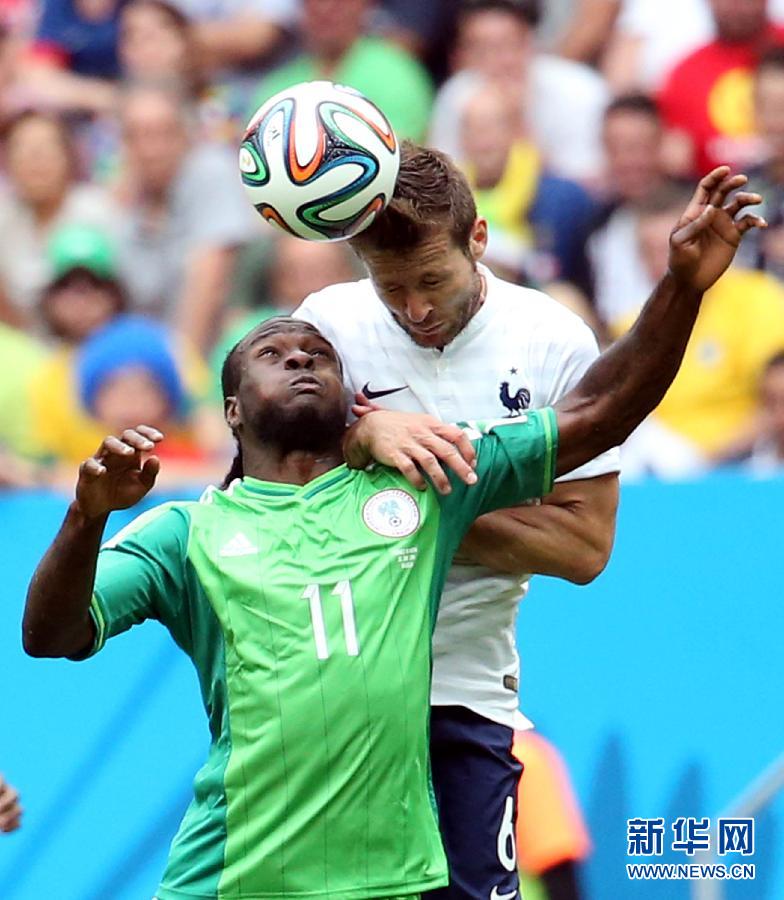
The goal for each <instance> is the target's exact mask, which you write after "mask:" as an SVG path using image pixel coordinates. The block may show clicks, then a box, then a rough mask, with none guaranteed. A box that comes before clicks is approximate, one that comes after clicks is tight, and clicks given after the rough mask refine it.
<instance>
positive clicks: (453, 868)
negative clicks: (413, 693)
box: [422, 706, 523, 900]
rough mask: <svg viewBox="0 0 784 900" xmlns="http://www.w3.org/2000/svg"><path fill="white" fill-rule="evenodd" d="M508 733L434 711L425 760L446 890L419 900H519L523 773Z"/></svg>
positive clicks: (446, 710)
mask: <svg viewBox="0 0 784 900" xmlns="http://www.w3.org/2000/svg"><path fill="white" fill-rule="evenodd" d="M512 738H513V732H512V729H511V728H507V727H506V726H505V725H498V724H497V723H495V722H491V721H489V720H488V719H485V718H483V717H482V716H480V715H477V714H476V713H474V712H471V710H468V709H464V708H463V707H461V706H434V707H433V708H432V710H431V719H430V759H431V764H432V767H433V787H434V788H435V793H436V801H437V803H438V812H439V820H440V824H441V835H442V837H443V839H444V847H445V848H446V855H447V859H448V860H449V887H446V888H439V889H438V890H436V891H430V892H428V893H425V894H423V895H422V900H513V898H515V900H517V898H519V897H520V893H519V888H520V884H519V881H518V877H517V852H516V845H515V824H516V822H517V785H518V782H519V781H520V775H521V774H522V771H523V767H522V765H521V764H520V763H519V762H518V761H517V759H515V757H514V756H513V755H512Z"/></svg>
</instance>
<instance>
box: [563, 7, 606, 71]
mask: <svg viewBox="0 0 784 900" xmlns="http://www.w3.org/2000/svg"><path fill="white" fill-rule="evenodd" d="M621 5H622V0H577V2H575V3H574V4H573V6H574V7H575V8H574V9H573V10H572V11H571V15H570V16H569V17H568V19H566V21H565V22H564V27H563V30H562V33H561V34H560V35H559V37H558V40H557V42H556V44H555V47H554V51H555V52H556V53H557V54H558V55H559V56H563V57H564V58H565V59H573V60H575V61H576V62H584V63H591V64H595V63H597V62H598V61H600V59H601V58H602V56H603V54H604V50H605V47H606V45H607V39H608V35H610V34H611V33H612V30H613V28H614V26H615V22H616V20H617V18H618V13H619V12H620V9H621Z"/></svg>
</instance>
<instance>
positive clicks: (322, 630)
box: [302, 581, 359, 659]
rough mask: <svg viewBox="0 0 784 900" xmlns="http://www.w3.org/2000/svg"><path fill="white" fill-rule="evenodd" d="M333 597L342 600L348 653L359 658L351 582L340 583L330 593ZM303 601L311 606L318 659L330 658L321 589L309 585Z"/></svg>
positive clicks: (311, 622) (344, 632) (311, 621)
mask: <svg viewBox="0 0 784 900" xmlns="http://www.w3.org/2000/svg"><path fill="white" fill-rule="evenodd" d="M330 596H331V597H339V598H340V609H341V612H342V615H343V636H344V638H345V641H346V653H347V654H348V655H349V656H359V638H358V637H357V623H356V619H355V617H354V595H353V594H352V593H351V582H350V581H339V582H338V583H337V584H336V585H335V589H334V590H333V591H331V592H330ZM302 598H303V600H307V601H308V602H309V604H310V624H311V625H312V626H313V638H314V640H315V642H316V656H317V658H318V659H328V658H329V655H330V653H329V643H328V642H327V629H326V627H325V625H324V608H323V606H322V603H321V588H320V587H319V585H317V584H309V585H308V586H307V587H306V588H305V590H304V591H303V593H302Z"/></svg>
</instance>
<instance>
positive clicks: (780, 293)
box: [608, 189, 784, 462]
mask: <svg viewBox="0 0 784 900" xmlns="http://www.w3.org/2000/svg"><path fill="white" fill-rule="evenodd" d="M684 196H685V189H683V190H682V191H669V190H668V191H662V192H660V194H659V195H657V196H656V197H653V198H651V199H650V200H649V201H648V203H647V204H646V205H645V206H644V208H642V209H641V210H640V215H639V224H638V240H639V249H640V254H641V256H642V259H643V261H644V264H645V267H646V270H647V272H648V276H649V278H650V285H651V286H653V284H654V283H655V281H656V279H657V278H659V277H660V276H661V274H662V273H663V272H664V271H666V265H667V248H668V241H669V235H670V230H671V223H672V216H673V211H674V210H675V209H680V208H682V205H683V198H684ZM637 311H638V305H637V303H634V304H633V305H632V306H630V308H628V309H627V312H626V315H625V316H624V315H621V314H620V311H619V315H618V317H617V318H616V319H614V320H613V321H610V322H608V327H609V330H610V332H611V334H613V335H614V336H618V335H620V334H622V333H623V332H624V331H625V330H626V328H628V326H629V325H631V323H632V322H633V320H634V317H635V315H636V314H637ZM782 348H784V288H782V286H781V284H780V283H779V282H778V281H777V280H776V279H775V278H772V277H771V276H769V275H766V274H765V273H762V272H750V271H745V270H743V269H737V268H732V269H729V270H728V271H727V272H726V273H725V274H724V276H723V277H722V278H721V280H720V281H718V282H717V283H716V284H715V285H714V286H713V287H712V288H711V289H710V290H709V291H708V292H707V294H706V295H705V298H704V300H703V304H702V308H701V310H700V314H699V316H698V318H697V324H696V326H695V328H694V332H693V335H692V338H691V341H690V343H689V346H688V349H687V350H686V355H685V357H684V360H683V365H682V366H681V370H680V372H679V373H678V376H677V378H676V379H675V381H674V382H673V385H672V387H671V388H670V390H669V391H668V392H667V395H666V396H665V398H664V400H662V402H661V404H660V405H659V407H658V409H657V410H656V412H655V414H654V416H653V417H652V419H653V421H655V422H656V423H657V425H658V426H660V427H661V428H662V429H666V430H667V431H669V432H670V433H672V434H674V435H675V436H676V438H679V439H680V440H681V441H685V442H686V443H687V444H688V445H690V446H691V448H692V449H693V451H694V452H696V453H698V454H699V455H700V456H702V457H703V458H704V459H706V460H708V461H711V462H718V461H721V460H723V459H725V458H727V457H735V456H737V455H738V454H739V453H742V452H744V451H745V452H748V450H749V449H750V447H751V445H752V443H753V442H754V440H755V439H756V436H757V428H758V423H757V409H758V396H759V384H760V378H761V375H762V372H763V370H764V368H765V365H766V364H767V362H768V360H769V359H770V358H771V357H772V356H773V355H774V354H775V353H777V352H778V351H779V350H781V349H782ZM670 453H671V455H673V456H674V444H673V449H672V450H671V451H670Z"/></svg>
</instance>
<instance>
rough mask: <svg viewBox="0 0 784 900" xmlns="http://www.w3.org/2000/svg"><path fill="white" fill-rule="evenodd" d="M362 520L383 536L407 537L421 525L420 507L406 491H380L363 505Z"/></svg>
mask: <svg viewBox="0 0 784 900" xmlns="http://www.w3.org/2000/svg"><path fill="white" fill-rule="evenodd" d="M362 521H363V522H364V523H365V525H367V527H368V528H369V529H370V530H371V531H375V533H376V534H380V535H381V536H382V537H395V538H402V537H407V536H408V535H409V534H413V533H414V532H415V531H416V530H417V528H418V527H419V507H418V506H417V504H416V501H415V500H414V498H413V497H412V496H411V495H410V494H407V493H406V492H405V491H401V490H397V489H390V490H387V491H379V493H378V494H374V495H373V496H372V497H371V498H370V499H369V500H368V501H367V502H366V503H365V505H364V506H363V507H362Z"/></svg>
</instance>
